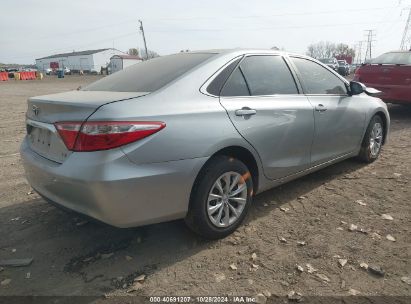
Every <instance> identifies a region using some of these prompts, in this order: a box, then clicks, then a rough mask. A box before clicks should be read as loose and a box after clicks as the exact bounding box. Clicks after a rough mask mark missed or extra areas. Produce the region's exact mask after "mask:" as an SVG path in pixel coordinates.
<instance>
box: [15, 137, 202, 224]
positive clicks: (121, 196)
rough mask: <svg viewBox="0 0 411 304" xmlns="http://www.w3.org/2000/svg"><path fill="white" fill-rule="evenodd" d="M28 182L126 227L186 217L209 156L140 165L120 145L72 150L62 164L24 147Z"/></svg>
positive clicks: (57, 198)
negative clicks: (194, 190)
mask: <svg viewBox="0 0 411 304" xmlns="http://www.w3.org/2000/svg"><path fill="white" fill-rule="evenodd" d="M20 153H21V158H22V161H23V165H24V169H25V172H26V177H27V180H28V181H29V183H30V185H31V186H32V187H33V189H35V190H36V191H37V192H38V193H39V194H40V195H42V196H43V197H45V198H47V199H48V200H50V201H53V202H55V203H57V204H59V205H61V206H63V207H65V208H68V209H71V210H74V211H77V212H79V213H83V214H85V215H87V216H90V217H93V218H95V219H97V220H99V221H102V222H105V223H107V224H110V225H113V226H116V227H120V228H125V227H134V226H141V225H146V224H152V223H158V222H163V221H167V220H173V219H179V218H183V217H184V216H185V214H186V212H187V209H188V203H189V197H190V192H191V188H192V184H193V182H194V180H195V177H196V176H197V173H198V171H199V170H200V169H201V167H202V165H203V164H204V163H205V162H206V161H207V158H196V159H187V160H178V161H170V162H163V163H152V164H141V165H136V164H134V163H132V162H131V161H129V159H128V158H127V157H126V155H125V154H124V153H123V152H122V151H121V150H120V149H113V150H109V151H99V152H90V153H87V152H83V153H72V154H71V155H70V156H69V157H68V158H67V159H66V161H65V162H64V163H63V164H58V163H55V162H52V161H50V160H47V159H45V158H43V157H41V156H39V155H38V154H37V153H35V152H33V151H32V150H31V149H30V148H29V146H28V145H27V141H26V139H25V140H24V141H23V143H22V145H21V149H20Z"/></svg>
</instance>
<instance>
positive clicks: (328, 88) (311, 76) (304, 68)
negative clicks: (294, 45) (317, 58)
mask: <svg viewBox="0 0 411 304" xmlns="http://www.w3.org/2000/svg"><path fill="white" fill-rule="evenodd" d="M291 60H292V61H293V63H294V64H295V66H296V67H297V69H298V71H299V73H300V77H301V82H302V84H303V86H304V91H305V93H306V94H321V95H323V94H331V95H346V94H347V89H346V87H345V83H344V82H343V81H342V80H341V79H339V78H338V77H337V76H336V75H334V74H333V73H331V72H330V71H329V70H327V69H326V68H324V67H322V66H321V65H319V64H318V63H315V62H313V61H311V60H308V59H304V58H297V57H293V58H291Z"/></svg>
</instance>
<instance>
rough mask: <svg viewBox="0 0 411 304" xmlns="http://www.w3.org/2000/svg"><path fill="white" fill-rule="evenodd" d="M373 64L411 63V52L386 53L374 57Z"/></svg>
mask: <svg viewBox="0 0 411 304" xmlns="http://www.w3.org/2000/svg"><path fill="white" fill-rule="evenodd" d="M371 64H411V52H390V53H385V54H382V55H381V56H378V57H377V58H375V59H373V60H372V61H371Z"/></svg>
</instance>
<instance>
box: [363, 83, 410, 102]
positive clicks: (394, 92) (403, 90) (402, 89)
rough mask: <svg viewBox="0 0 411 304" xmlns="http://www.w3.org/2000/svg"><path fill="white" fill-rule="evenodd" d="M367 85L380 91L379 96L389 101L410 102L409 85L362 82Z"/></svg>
mask: <svg viewBox="0 0 411 304" xmlns="http://www.w3.org/2000/svg"><path fill="white" fill-rule="evenodd" d="M364 84H365V85H366V86H367V87H370V88H375V89H377V90H380V91H381V92H382V95H381V96H379V97H380V98H381V99H382V100H384V101H385V102H389V103H401V104H411V86H405V85H382V84H374V83H364Z"/></svg>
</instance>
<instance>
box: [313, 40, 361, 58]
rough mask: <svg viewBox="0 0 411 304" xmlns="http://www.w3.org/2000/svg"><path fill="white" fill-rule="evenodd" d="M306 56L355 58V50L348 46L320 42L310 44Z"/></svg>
mask: <svg viewBox="0 0 411 304" xmlns="http://www.w3.org/2000/svg"><path fill="white" fill-rule="evenodd" d="M307 55H308V56H311V57H313V58H331V57H335V56H338V55H345V56H351V57H353V58H354V57H355V50H354V49H353V48H350V47H349V46H348V44H344V43H333V42H329V41H326V42H324V41H320V42H317V43H313V44H310V45H309V46H308V48H307Z"/></svg>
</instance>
